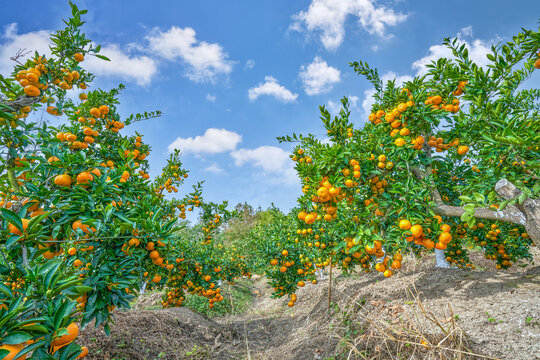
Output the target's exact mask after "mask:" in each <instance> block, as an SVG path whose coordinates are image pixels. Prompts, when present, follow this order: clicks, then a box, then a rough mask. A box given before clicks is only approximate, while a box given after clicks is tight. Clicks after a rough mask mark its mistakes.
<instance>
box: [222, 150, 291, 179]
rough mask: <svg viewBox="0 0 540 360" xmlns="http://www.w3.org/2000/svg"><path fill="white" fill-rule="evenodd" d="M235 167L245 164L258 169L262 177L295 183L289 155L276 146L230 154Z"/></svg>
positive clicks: (237, 151) (236, 151)
mask: <svg viewBox="0 0 540 360" xmlns="http://www.w3.org/2000/svg"><path fill="white" fill-rule="evenodd" d="M231 156H232V157H233V159H234V163H235V165H236V166H242V165H244V164H246V163H248V164H250V165H252V166H254V167H256V168H259V169H261V170H262V171H263V174H264V175H273V177H274V179H279V180H280V181H285V182H287V183H295V182H297V180H298V179H297V176H296V171H295V170H294V166H293V162H292V161H291V159H290V158H289V154H288V153H287V152H286V151H285V150H283V149H281V148H279V147H276V146H259V147H258V148H255V149H238V150H235V151H233V152H231Z"/></svg>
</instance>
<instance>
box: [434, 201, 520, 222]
mask: <svg viewBox="0 0 540 360" xmlns="http://www.w3.org/2000/svg"><path fill="white" fill-rule="evenodd" d="M432 210H433V211H434V212H435V213H436V214H437V215H441V216H451V217H460V216H461V215H463V214H464V213H465V210H464V209H463V208H462V207H461V206H452V205H446V204H443V203H439V202H436V203H435V205H434V206H433V207H432ZM474 217H475V218H477V219H486V220H495V221H503V222H510V223H514V224H518V225H523V226H524V225H525V216H523V213H521V212H520V211H519V210H517V209H515V210H514V209H512V207H511V206H509V207H508V208H507V209H505V210H502V211H501V210H491V209H490V208H480V209H476V210H475V211H474Z"/></svg>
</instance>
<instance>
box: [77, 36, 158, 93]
mask: <svg viewBox="0 0 540 360" xmlns="http://www.w3.org/2000/svg"><path fill="white" fill-rule="evenodd" d="M99 54H100V55H104V56H106V57H108V58H109V59H110V60H111V61H104V60H101V59H98V58H96V57H95V56H91V55H88V56H86V59H85V62H84V66H86V68H87V69H88V71H90V72H92V73H94V74H96V75H102V76H114V77H119V78H121V79H126V80H128V81H134V82H135V83H137V85H140V86H143V85H148V84H150V82H152V78H153V77H154V75H156V74H157V71H158V69H157V61H156V60H155V59H152V58H150V57H148V56H145V55H141V56H136V55H133V56H131V55H130V54H128V53H126V52H125V51H123V50H122V49H120V47H119V46H118V45H116V44H109V45H105V46H102V47H101V50H100V52H99Z"/></svg>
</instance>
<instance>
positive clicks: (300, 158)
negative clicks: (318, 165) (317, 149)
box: [291, 149, 313, 164]
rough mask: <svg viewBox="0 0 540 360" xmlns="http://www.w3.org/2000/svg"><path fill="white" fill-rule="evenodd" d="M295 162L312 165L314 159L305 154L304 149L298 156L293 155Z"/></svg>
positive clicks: (297, 153) (298, 152) (300, 150)
mask: <svg viewBox="0 0 540 360" xmlns="http://www.w3.org/2000/svg"><path fill="white" fill-rule="evenodd" d="M291 159H292V160H293V161H298V162H299V163H306V164H311V163H312V162H313V159H312V158H311V157H309V156H307V155H305V154H304V149H298V150H297V151H296V154H293V155H291Z"/></svg>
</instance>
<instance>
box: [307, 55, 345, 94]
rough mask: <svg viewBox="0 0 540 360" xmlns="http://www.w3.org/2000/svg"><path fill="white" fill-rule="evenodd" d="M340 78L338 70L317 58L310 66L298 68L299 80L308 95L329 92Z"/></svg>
mask: <svg viewBox="0 0 540 360" xmlns="http://www.w3.org/2000/svg"><path fill="white" fill-rule="evenodd" d="M340 76H341V72H340V71H339V70H338V69H336V68H334V67H332V66H329V65H328V64H327V63H326V61H323V60H322V59H321V58H320V57H318V56H317V57H315V59H314V60H313V62H312V63H311V64H309V65H302V67H301V68H300V79H301V80H302V83H303V85H304V90H305V91H306V94H308V95H318V94H321V93H325V92H328V91H330V90H331V89H332V86H333V85H334V84H336V83H338V82H339V81H340V80H341V78H340Z"/></svg>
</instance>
